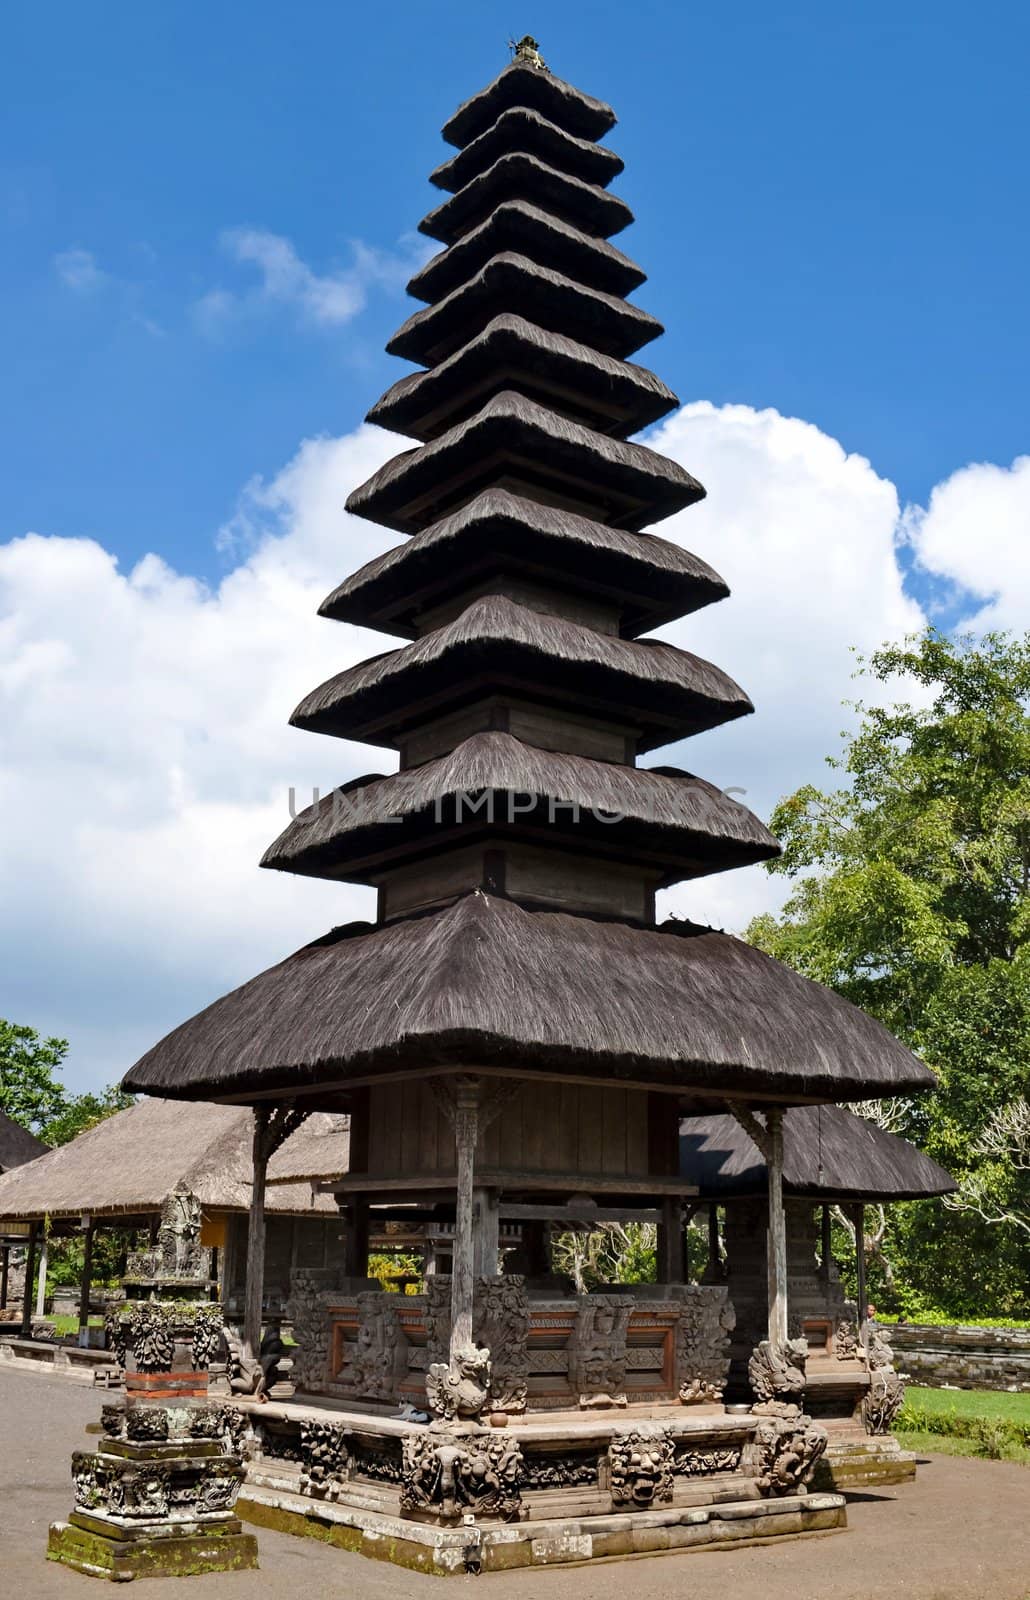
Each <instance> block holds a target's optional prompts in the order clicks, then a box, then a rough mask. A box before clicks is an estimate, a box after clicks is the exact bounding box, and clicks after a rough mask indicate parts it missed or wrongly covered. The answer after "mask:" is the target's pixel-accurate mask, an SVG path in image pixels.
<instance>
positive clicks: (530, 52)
mask: <svg viewBox="0 0 1030 1600" xmlns="http://www.w3.org/2000/svg"><path fill="white" fill-rule="evenodd" d="M508 49H509V50H510V51H511V58H512V61H524V62H526V64H527V66H530V67H537V68H539V70H540V71H541V72H546V71H547V62H546V61H545V60H544V58H543V56H542V55H541V54H540V46H539V45H538V44H537V42H536V40H535V39H534V38H533V35H532V34H531V33H524V34H523V35H522V38H521V39H519V40H518V41H517V42H516V40H514V39H509V40H508Z"/></svg>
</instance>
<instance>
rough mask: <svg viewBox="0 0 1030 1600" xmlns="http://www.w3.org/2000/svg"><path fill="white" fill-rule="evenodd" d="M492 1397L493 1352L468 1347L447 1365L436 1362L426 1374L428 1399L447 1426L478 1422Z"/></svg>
mask: <svg viewBox="0 0 1030 1600" xmlns="http://www.w3.org/2000/svg"><path fill="white" fill-rule="evenodd" d="M489 1393H490V1352H489V1350H483V1349H478V1348H477V1347H476V1346H475V1345H471V1344H467V1345H464V1346H463V1348H462V1349H460V1350H457V1351H455V1353H454V1357H453V1359H452V1360H451V1362H450V1364H449V1365H448V1364H447V1363H446V1362H443V1361H434V1362H433V1363H432V1365H431V1366H430V1368H429V1371H428V1373H427V1374H426V1398H427V1400H428V1401H429V1408H430V1410H431V1411H432V1412H433V1413H434V1415H435V1416H436V1417H438V1418H440V1419H442V1420H443V1421H444V1422H456V1421H462V1422H478V1421H479V1418H480V1416H481V1415H482V1411H483V1407H484V1406H485V1405H486V1402H487V1398H488V1396H489Z"/></svg>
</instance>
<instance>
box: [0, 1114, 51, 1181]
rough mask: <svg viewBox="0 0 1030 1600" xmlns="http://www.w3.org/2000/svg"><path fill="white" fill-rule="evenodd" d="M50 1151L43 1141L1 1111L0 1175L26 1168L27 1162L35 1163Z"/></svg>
mask: <svg viewBox="0 0 1030 1600" xmlns="http://www.w3.org/2000/svg"><path fill="white" fill-rule="evenodd" d="M49 1149H50V1146H49V1145H48V1144H44V1143H43V1141H42V1139H37V1138H36V1135H35V1134H34V1133H30V1132H29V1131H28V1129H27V1128H23V1127H22V1125H21V1123H20V1122H15V1121H14V1119H13V1118H12V1117H9V1116H7V1115H6V1114H5V1113H4V1112H3V1111H0V1173H2V1172H9V1171H10V1170H11V1168H12V1167H21V1166H24V1164H25V1163H26V1161H35V1160H36V1159H37V1158H38V1157H39V1156H42V1155H45V1154H46V1152H47V1151H48V1150H49Z"/></svg>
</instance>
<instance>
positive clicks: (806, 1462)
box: [751, 1400, 828, 1495]
mask: <svg viewBox="0 0 1030 1600" xmlns="http://www.w3.org/2000/svg"><path fill="white" fill-rule="evenodd" d="M753 1410H754V1413H755V1415H756V1416H758V1418H759V1422H758V1426H757V1428H756V1429H755V1435H754V1440H753V1443H752V1447H751V1448H752V1450H753V1451H754V1453H755V1457H756V1459H755V1466H756V1468H757V1471H756V1478H755V1481H756V1483H757V1484H758V1487H759V1489H760V1490H761V1492H762V1494H769V1495H783V1494H805V1493H806V1492H807V1485H808V1482H809V1479H810V1478H811V1476H812V1474H813V1472H814V1471H815V1467H816V1462H817V1461H818V1460H819V1457H820V1456H821V1455H822V1453H823V1451H824V1450H825V1449H826V1445H827V1441H828V1435H827V1432H826V1429H825V1428H822V1427H820V1425H819V1424H818V1423H817V1422H813V1421H812V1418H811V1417H806V1416H804V1415H803V1414H802V1411H801V1408H800V1406H793V1405H786V1404H784V1403H783V1402H782V1401H776V1400H770V1401H766V1402H765V1403H764V1404H762V1405H758V1406H755V1407H754V1408H753Z"/></svg>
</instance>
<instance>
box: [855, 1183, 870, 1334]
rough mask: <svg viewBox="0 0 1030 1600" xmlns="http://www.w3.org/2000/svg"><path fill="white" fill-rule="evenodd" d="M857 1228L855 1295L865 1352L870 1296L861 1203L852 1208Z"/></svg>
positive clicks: (863, 1210) (863, 1212)
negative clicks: (866, 1280)
mask: <svg viewBox="0 0 1030 1600" xmlns="http://www.w3.org/2000/svg"><path fill="white" fill-rule="evenodd" d="M851 1220H852V1222H853V1223H854V1227H855V1278H856V1280H857V1281H856V1284H855V1293H856V1295H857V1296H858V1340H859V1343H860V1345H861V1346H862V1349H863V1351H865V1352H866V1354H868V1351H869V1319H868V1317H867V1315H866V1311H867V1308H868V1296H867V1290H866V1283H865V1206H864V1205H862V1204H861V1203H859V1204H858V1205H855V1206H852V1208H851Z"/></svg>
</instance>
